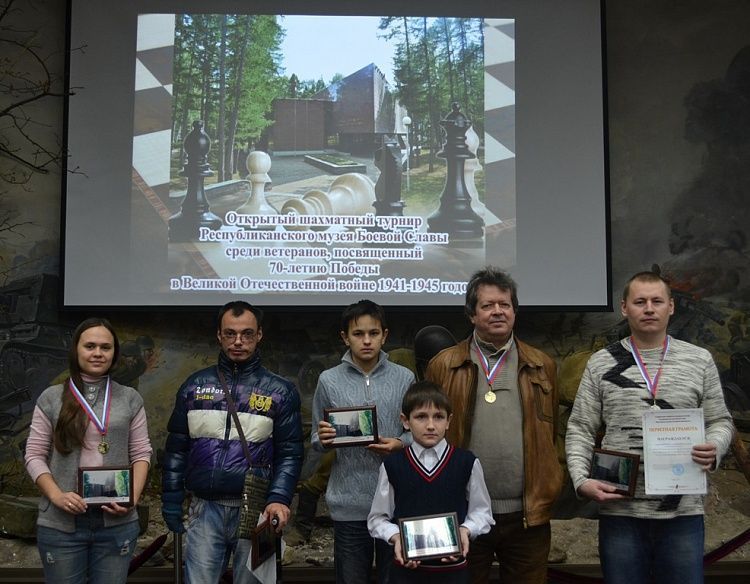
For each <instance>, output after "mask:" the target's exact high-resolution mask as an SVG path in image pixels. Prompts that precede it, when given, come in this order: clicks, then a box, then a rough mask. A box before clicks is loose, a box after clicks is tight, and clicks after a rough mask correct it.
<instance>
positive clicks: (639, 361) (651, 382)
mask: <svg viewBox="0 0 750 584" xmlns="http://www.w3.org/2000/svg"><path fill="white" fill-rule="evenodd" d="M669 343H670V337H669V335H667V336H666V337H664V345H663V346H662V349H661V358H660V359H659V368H658V369H657V370H656V375H654V378H653V379H651V376H649V374H648V370H647V369H646V364H645V363H644V362H643V358H642V357H641V353H640V352H639V351H638V347H636V346H635V341H634V340H633V337H630V352H631V353H632V354H633V359H635V364H636V366H637V367H638V371H640V372H641V377H643V381H645V382H646V387H647V388H648V392H649V393H650V394H651V409H652V410H658V409H661V408H659V406H658V405H656V392H657V390H658V386H659V378H660V377H661V370H662V366H663V365H664V359H666V358H667V353H669Z"/></svg>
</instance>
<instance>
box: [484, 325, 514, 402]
mask: <svg viewBox="0 0 750 584" xmlns="http://www.w3.org/2000/svg"><path fill="white" fill-rule="evenodd" d="M511 347H513V339H511V341H510V344H509V345H508V348H507V349H505V351H504V352H503V354H502V355H501V356H500V358H499V359H498V360H497V363H495V364H494V365H493V366H492V367H490V360H489V359H488V358H487V357H485V355H484V353H482V351H481V349H480V348H479V347H478V346H476V345H475V347H474V348H475V349H476V351H477V356H478V357H479V363H480V364H481V365H482V371H484V376H485V377H486V378H487V383H488V384H489V386H490V388H489V389H488V390H487V393H485V394H484V401H486V402H487V403H488V404H491V403H495V400H496V399H497V396H496V395H495V392H494V391H492V384H493V383H494V381H495V377H497V374H498V373H500V370H501V369H502V368H503V365H505V361H506V360H507V359H508V353H510V349H511Z"/></svg>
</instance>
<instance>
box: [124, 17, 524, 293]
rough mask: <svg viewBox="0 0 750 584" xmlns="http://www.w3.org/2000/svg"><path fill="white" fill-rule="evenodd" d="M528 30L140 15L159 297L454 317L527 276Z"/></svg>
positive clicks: (139, 176) (138, 145) (140, 199)
mask: <svg viewBox="0 0 750 584" xmlns="http://www.w3.org/2000/svg"><path fill="white" fill-rule="evenodd" d="M514 25H515V23H514V21H513V20H501V19H492V20H490V19H480V18H432V17H371V16H368V17H362V16H356V17H354V16H352V17H348V16H347V17H344V16H278V15H248V14H226V15H225V14H176V15H175V14H141V15H139V17H138V31H137V47H138V49H137V55H136V64H135V73H136V74H135V90H136V92H135V106H134V132H133V134H134V135H133V158H132V165H133V185H132V197H131V198H132V201H131V215H132V217H131V223H130V225H131V227H130V229H131V237H130V241H131V254H132V255H134V256H135V257H140V258H142V261H143V264H144V266H149V265H152V264H155V263H159V264H160V265H159V267H158V269H157V270H154V268H153V267H152V268H150V269H149V268H148V267H145V268H144V270H145V271H147V272H154V271H157V272H158V273H159V274H160V276H159V277H158V278H156V279H154V278H152V279H151V284H152V285H153V286H154V290H153V291H148V292H149V293H150V292H156V293H159V294H165V295H168V296H169V297H171V298H174V297H176V296H182V295H184V296H192V295H195V294H199V293H202V294H206V293H208V294H216V293H227V292H228V293H236V294H253V295H261V296H262V295H268V296H267V298H266V299H265V301H269V302H271V303H273V304H276V305H285V304H296V303H298V302H299V301H300V296H302V295H304V296H305V298H307V299H311V298H312V300H311V301H312V302H317V303H321V304H326V303H327V304H334V303H341V302H342V301H343V300H342V298H344V297H346V295H357V297H360V296H359V295H361V294H368V295H373V296H378V295H382V296H381V297H383V296H385V297H386V298H390V299H391V300H392V301H394V302H397V303H399V304H406V305H408V304H423V303H425V300H424V298H425V295H428V296H431V297H432V299H431V300H429V301H427V303H428V304H453V303H455V302H456V301H457V299H458V298H460V297H462V296H463V294H464V291H465V282H466V280H467V279H468V277H469V276H470V275H471V273H472V272H473V271H475V270H476V269H478V268H480V267H481V266H483V265H485V264H487V263H492V264H494V265H497V266H500V267H505V268H508V267H511V266H513V265H515V263H516V251H515V250H516V229H515V225H516V218H515V209H516V200H515V196H516V195H515V193H516V188H515V154H514V153H515V91H514V67H515V63H514V60H515V41H514ZM311 295H312V296H311ZM259 300H260V299H259ZM188 302H189V300H188Z"/></svg>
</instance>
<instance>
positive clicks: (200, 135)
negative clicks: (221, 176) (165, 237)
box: [169, 120, 221, 243]
mask: <svg viewBox="0 0 750 584" xmlns="http://www.w3.org/2000/svg"><path fill="white" fill-rule="evenodd" d="M184 148H185V152H186V153H187V162H186V163H185V169H184V170H183V171H182V172H181V173H180V176H186V177H187V179H188V186H187V194H186V195H185V198H184V199H183V201H182V206H181V208H180V210H179V211H178V212H177V213H175V214H174V215H172V216H171V217H170V218H169V241H171V242H173V243H179V242H185V241H194V240H196V239H198V233H199V230H200V228H201V227H208V228H210V229H214V230H216V229H219V228H220V227H221V219H219V218H218V217H217V216H216V215H214V214H213V213H211V211H210V209H209V207H208V202H207V200H206V193H205V191H204V188H203V181H204V180H205V178H206V177H207V176H213V174H214V173H213V172H212V171H211V169H210V167H209V165H208V151H209V150H210V149H211V140H210V139H209V137H208V135H207V134H206V133H205V132H204V131H203V122H202V121H200V120H196V121H195V122H193V130H192V131H191V132H190V133H189V134H188V135H187V137H186V138H185V143H184Z"/></svg>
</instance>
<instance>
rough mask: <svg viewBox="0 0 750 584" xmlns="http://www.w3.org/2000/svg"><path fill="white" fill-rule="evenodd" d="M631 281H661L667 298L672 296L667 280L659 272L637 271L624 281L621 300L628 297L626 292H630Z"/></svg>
mask: <svg viewBox="0 0 750 584" xmlns="http://www.w3.org/2000/svg"><path fill="white" fill-rule="evenodd" d="M633 282H650V283H656V282H661V283H662V284H664V287H665V288H666V289H667V298H672V289H671V288H670V287H669V282H667V281H666V280H665V279H664V278H662V277H661V276H660V275H659V274H657V273H656V272H638V273H637V274H635V275H634V276H631V277H630V279H629V280H628V281H627V282H626V283H625V287H624V288H623V289H622V299H623V301H626V300H627V299H628V294H630V285H631V284H632V283H633Z"/></svg>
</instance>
